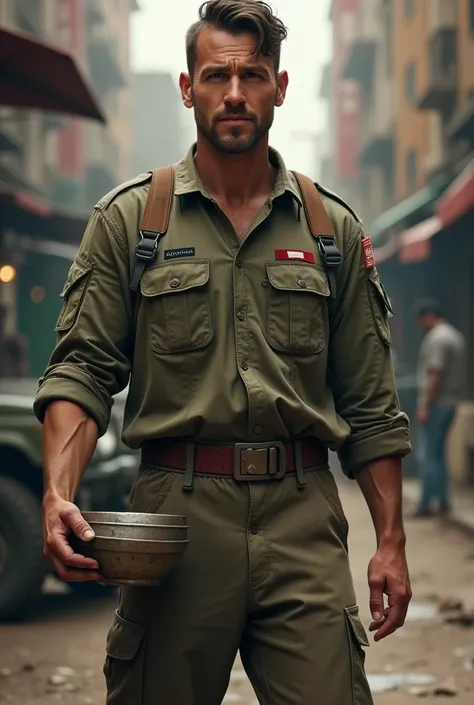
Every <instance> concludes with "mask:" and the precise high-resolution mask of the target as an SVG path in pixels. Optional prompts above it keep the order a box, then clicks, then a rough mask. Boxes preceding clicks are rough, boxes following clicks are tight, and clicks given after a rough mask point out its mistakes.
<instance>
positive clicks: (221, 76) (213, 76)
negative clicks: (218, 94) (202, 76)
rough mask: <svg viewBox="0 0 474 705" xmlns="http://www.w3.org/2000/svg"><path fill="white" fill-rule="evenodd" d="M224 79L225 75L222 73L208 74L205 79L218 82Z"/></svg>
mask: <svg viewBox="0 0 474 705" xmlns="http://www.w3.org/2000/svg"><path fill="white" fill-rule="evenodd" d="M225 78H226V74H225V73H224V72H223V71H214V72H213V73H210V74H209V75H208V77H207V79H206V80H207V81H220V80H222V79H225Z"/></svg>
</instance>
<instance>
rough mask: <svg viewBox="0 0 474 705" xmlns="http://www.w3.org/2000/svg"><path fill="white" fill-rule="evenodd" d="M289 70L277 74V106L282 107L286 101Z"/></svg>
mask: <svg viewBox="0 0 474 705" xmlns="http://www.w3.org/2000/svg"><path fill="white" fill-rule="evenodd" d="M288 82H289V78H288V72H287V71H280V73H279V74H278V76H277V92H276V97H275V106H276V107H277V108H280V107H281V106H282V105H283V103H284V102H285V97H286V89H287V88H288Z"/></svg>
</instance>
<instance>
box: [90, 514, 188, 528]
mask: <svg viewBox="0 0 474 705" xmlns="http://www.w3.org/2000/svg"><path fill="white" fill-rule="evenodd" d="M82 516H83V517H84V519H85V520H86V521H87V522H89V523H91V522H99V523H103V522H105V523H112V524H151V525H159V526H186V525H187V523H188V522H187V519H186V517H185V516H182V515H181V514H146V513H144V512H82Z"/></svg>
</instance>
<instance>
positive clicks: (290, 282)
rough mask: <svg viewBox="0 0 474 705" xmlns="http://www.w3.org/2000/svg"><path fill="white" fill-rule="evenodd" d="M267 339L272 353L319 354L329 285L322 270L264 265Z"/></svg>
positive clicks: (323, 338) (310, 267)
mask: <svg viewBox="0 0 474 705" xmlns="http://www.w3.org/2000/svg"><path fill="white" fill-rule="evenodd" d="M265 266H266V272H267V279H268V282H269V284H270V286H269V287H268V307H267V339H268V342H269V344H270V345H271V347H272V348H274V349H275V350H279V351H281V352H287V353H295V354H300V355H312V354H316V353H320V352H321V351H322V350H323V349H324V346H325V342H326V327H327V304H326V299H327V297H328V296H329V293H330V292H329V284H328V280H327V277H326V273H325V272H324V270H322V269H319V268H318V267H316V266H314V265H310V264H300V263H295V262H291V263H285V264H284V263H281V262H267V263H266V265H265Z"/></svg>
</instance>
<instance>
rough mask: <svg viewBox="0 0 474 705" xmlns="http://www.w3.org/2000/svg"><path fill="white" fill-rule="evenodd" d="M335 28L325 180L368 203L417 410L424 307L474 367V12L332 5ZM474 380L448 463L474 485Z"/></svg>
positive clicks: (363, 2)
mask: <svg viewBox="0 0 474 705" xmlns="http://www.w3.org/2000/svg"><path fill="white" fill-rule="evenodd" d="M331 18H332V22H333V59H332V61H331V63H330V64H328V66H327V68H326V70H325V71H324V72H323V79H322V82H321V88H320V95H321V96H322V97H325V98H326V100H327V101H328V115H329V118H330V119H329V121H328V125H329V127H328V132H329V135H330V136H331V140H332V143H331V144H332V146H331V149H330V150H329V152H328V154H326V155H324V161H323V166H322V168H323V173H325V174H327V175H328V177H330V178H332V179H333V183H334V186H333V188H334V189H335V190H336V191H337V190H339V192H340V193H341V195H342V196H345V197H346V198H350V197H352V200H351V202H352V203H354V198H358V199H359V211H358V212H359V214H360V215H361V217H362V220H363V221H364V225H365V229H366V231H367V233H368V234H369V235H370V236H371V238H372V241H373V244H374V250H375V258H376V263H377V268H378V269H379V271H380V274H381V276H382V279H383V281H384V284H385V286H386V288H387V290H388V293H389V295H390V297H391V299H392V303H393V307H394V309H395V312H396V315H395V317H394V319H393V320H392V322H391V328H392V348H393V351H394V354H395V357H396V360H397V375H401V374H402V373H401V372H400V370H403V371H404V372H403V375H404V380H405V381H404V385H405V386H404V387H403V390H402V391H401V396H402V397H404V400H405V399H409V403H408V407H410V409H411V410H412V409H413V400H414V391H415V390H414V382H412V383H408V382H407V380H408V379H410V378H411V379H412V380H414V379H415V371H416V363H417V357H418V350H419V343H420V334H419V332H418V331H417V329H416V322H415V320H414V314H413V303H414V302H415V301H416V299H418V298H420V297H425V296H434V297H436V298H438V299H440V301H441V304H442V306H443V309H444V312H445V315H446V316H447V318H449V320H450V321H451V322H452V323H453V324H454V325H456V326H457V327H458V328H459V329H460V330H461V331H462V333H463V334H464V335H465V337H466V339H467V343H468V359H469V360H471V361H472V360H473V359H474V305H473V302H474V237H473V236H474V2H473V1H472V0H399V1H398V0H333V2H332V4H331ZM341 37H342V39H343V40H342V41H341ZM348 81H349V82H350V83H349V84H347V82H348ZM354 84H355V85H356V86H357V87H358V93H357V91H356V89H355V88H353V86H354ZM348 95H349V96H352V98H353V100H352V108H353V114H352V115H351V117H350V119H349V118H348V115H347V96H348ZM356 96H357V100H356V99H355V97H356ZM349 125H350V128H349ZM334 126H335V127H334ZM349 137H350V139H349ZM348 139H349V143H348ZM348 155H349V157H348ZM353 155H355V159H354V157H353ZM341 160H342V161H341ZM348 162H350V169H349V170H348V168H347V167H348ZM342 166H344V167H345V168H342ZM467 375H468V379H467V387H466V401H465V403H464V404H462V405H461V406H460V408H459V413H458V421H457V424H456V429H455V430H454V431H453V438H455V442H453V444H452V451H451V455H452V462H451V464H452V467H453V468H454V469H455V471H456V472H457V475H458V476H459V479H463V478H464V480H465V479H466V478H468V477H469V478H470V480H471V481H472V482H474V436H473V430H474V365H473V364H472V363H471V364H469V365H468V369H467ZM410 384H411V388H410V389H409V388H408V387H409V386H410ZM407 385H408V386H407ZM453 472H454V470H453Z"/></svg>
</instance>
